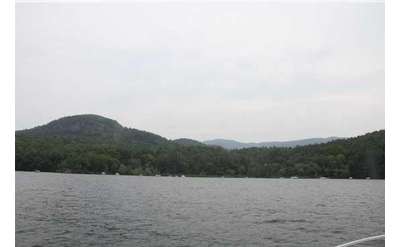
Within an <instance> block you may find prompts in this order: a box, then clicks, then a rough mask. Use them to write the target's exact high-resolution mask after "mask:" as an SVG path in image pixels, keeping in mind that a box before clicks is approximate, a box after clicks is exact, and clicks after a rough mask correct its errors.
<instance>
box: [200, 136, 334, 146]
mask: <svg viewBox="0 0 400 247" xmlns="http://www.w3.org/2000/svg"><path fill="white" fill-rule="evenodd" d="M337 139H341V138H339V137H327V138H308V139H301V140H294V141H275V142H238V141H235V140H227V139H213V140H207V141H204V142H203V143H204V144H207V145H210V146H219V147H223V148H226V149H242V148H252V147H259V148H261V147H296V146H305V145H311V144H321V143H327V142H330V141H333V140H337Z"/></svg>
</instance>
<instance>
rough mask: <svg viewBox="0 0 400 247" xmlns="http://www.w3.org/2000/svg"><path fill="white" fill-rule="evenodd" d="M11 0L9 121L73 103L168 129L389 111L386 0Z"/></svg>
mask: <svg viewBox="0 0 400 247" xmlns="http://www.w3.org/2000/svg"><path fill="white" fill-rule="evenodd" d="M16 6H17V7H16V129H24V128H31V127H34V126H36V125H40V124H45V123H47V122H49V121H51V120H54V119H57V118H60V117H63V116H67V115H75V114H83V113H94V114H99V115H103V116H106V117H109V118H113V119H115V120H117V121H119V122H120V123H121V124H122V125H124V126H127V127H132V128H137V129H143V130H147V131H151V132H154V133H157V134H159V135H162V136H165V137H167V138H171V139H174V138H179V137H187V138H194V139H198V140H205V139H212V138H229V139H236V140H239V141H275V140H290V139H299V138H308V137H327V136H344V137H346V136H354V135H359V134H363V133H365V132H368V131H373V130H377V129H383V128H384V125H385V119H384V115H385V106H384V79H385V78H384V69H385V64H384V4H383V3H343V2H342V3H307V4H305V3H304V4H299V3H297V4H296V3H280V4H279V3H242V4H229V3H221V4H193V3H186V4H167V3H150V4H149V3H148V4H144V3H130V4H111V3H108V4H99V3H92V4H77V3H75V4H38V3H34V4H27V3H18V4H17V5H16Z"/></svg>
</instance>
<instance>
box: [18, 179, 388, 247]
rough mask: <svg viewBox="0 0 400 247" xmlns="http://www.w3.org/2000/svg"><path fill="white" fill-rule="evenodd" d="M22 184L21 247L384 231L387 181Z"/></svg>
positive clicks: (329, 239)
mask: <svg viewBox="0 0 400 247" xmlns="http://www.w3.org/2000/svg"><path fill="white" fill-rule="evenodd" d="M15 180H16V185H15V191H16V195H15V196H16V197H15V198H16V202H15V203H16V246H285V247H286V246H335V245H338V244H342V243H345V242H348V241H351V240H355V239H360V238H363V237H367V236H373V235H379V234H384V230H385V228H384V223H385V222H384V214H385V205H384V203H385V202H384V199H385V198H384V195H385V193H384V189H385V183H384V180H356V179H353V180H340V179H255V178H189V177H186V178H180V177H144V176H143V177H142V176H112V175H83V174H82V175H81V174H57V173H33V172H16V175H15ZM360 246H361V245H360ZM363 246H366V245H363ZM370 246H384V241H380V242H379V241H376V242H375V243H374V245H370Z"/></svg>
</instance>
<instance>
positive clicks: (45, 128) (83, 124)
mask: <svg viewBox="0 0 400 247" xmlns="http://www.w3.org/2000/svg"><path fill="white" fill-rule="evenodd" d="M16 135H17V136H30V137H36V138H49V137H58V138H63V139H66V140H74V141H77V142H82V143H97V144H110V143H113V144H124V145H131V144H139V145H156V144H163V143H166V142H168V140H167V139H165V138H163V137H161V136H159V135H155V134H152V133H150V132H146V131H141V130H137V129H130V128H125V127H123V126H121V125H120V124H119V123H118V122H117V121H115V120H112V119H109V118H105V117H102V116H98V115H93V114H86V115H75V116H70V117H63V118H60V119H58V120H54V121H51V122H50V123H48V124H46V125H42V126H38V127H35V128H32V129H27V130H20V131H16Z"/></svg>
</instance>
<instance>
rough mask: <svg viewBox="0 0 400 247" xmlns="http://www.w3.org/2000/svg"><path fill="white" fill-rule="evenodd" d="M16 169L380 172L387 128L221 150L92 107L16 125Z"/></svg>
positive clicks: (282, 173) (213, 173) (304, 174)
mask: <svg viewBox="0 0 400 247" xmlns="http://www.w3.org/2000/svg"><path fill="white" fill-rule="evenodd" d="M15 169H16V170H22V171H32V170H41V171H48V172H73V173H102V172H106V173H111V174H113V173H116V172H118V173H120V174H127V175H135V174H136V175H139V174H143V175H154V174H162V175H179V174H186V175H193V176H248V177H290V176H299V177H307V178H314V177H330V178H347V177H353V178H365V177H371V178H384V176H385V131H384V130H380V131H375V132H371V133H367V134H365V135H361V136H357V137H353V138H345V139H337V140H331V141H329V142H327V143H320V144H310V145H305V146H295V147H291V146H285V147H277V146H274V147H249V148H242V149H233V150H227V149H224V148H221V147H217V146H207V145H205V144H203V143H201V142H198V141H196V140H192V139H188V138H181V139H176V140H168V139H167V138H164V137H161V136H159V135H156V134H153V133H150V132H146V131H143V130H137V129H133V128H126V127H123V126H122V125H121V124H119V123H118V122H117V121H115V120H112V119H109V118H105V117H102V116H98V115H91V114H87V115H77V116H70V117H64V118H60V119H58V120H54V121H52V122H50V123H48V124H45V125H42V126H38V127H35V128H32V129H27V130H21V131H16V133H15Z"/></svg>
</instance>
